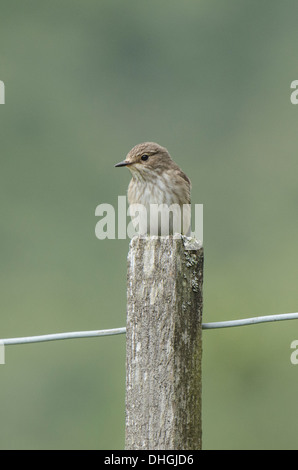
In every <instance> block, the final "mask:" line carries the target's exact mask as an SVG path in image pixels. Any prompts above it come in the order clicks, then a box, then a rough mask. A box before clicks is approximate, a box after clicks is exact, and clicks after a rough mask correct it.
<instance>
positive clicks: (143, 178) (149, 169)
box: [115, 142, 191, 236]
mask: <svg viewBox="0 0 298 470" xmlns="http://www.w3.org/2000/svg"><path fill="white" fill-rule="evenodd" d="M115 166H116V167H122V166H127V168H128V169H129V170H130V172H131V174H132V179H131V181H130V183H129V186H128V202H129V204H130V215H131V216H132V220H133V224H134V226H136V225H139V233H141V234H145V233H147V234H149V233H150V235H162V236H165V235H171V234H174V233H182V234H185V235H187V234H188V233H189V231H190V213H191V211H190V190H191V182H190V179H189V178H188V177H187V176H186V174H185V173H183V171H182V170H181V169H180V168H179V166H178V165H177V164H176V163H175V162H174V161H173V160H172V158H171V156H170V154H169V152H168V151H167V149H166V148H164V147H161V146H160V145H159V144H156V143H155V142H144V143H142V144H138V145H136V146H135V147H133V149H131V150H130V152H129V153H128V154H127V156H126V159H125V160H124V161H122V162H120V163H118V164H117V165H115ZM157 205H158V206H159V207H158V208H157ZM142 208H143V210H142ZM153 209H155V211H154V210H153ZM156 211H158V212H156ZM135 212H138V214H139V218H138V219H137V220H136V219H135V222H134V218H133V215H134V213H135ZM153 214H154V215H153ZM156 215H158V217H156Z"/></svg>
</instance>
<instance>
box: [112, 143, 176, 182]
mask: <svg viewBox="0 0 298 470" xmlns="http://www.w3.org/2000/svg"><path fill="white" fill-rule="evenodd" d="M171 165H173V160H172V159H171V157H170V154H169V152H168V151H167V149H166V148H165V147H161V145H159V144H156V143H155V142H144V143H142V144H138V145H136V146H135V147H133V148H132V149H131V150H130V152H128V154H127V156H126V159H125V160H123V161H122V162H120V163H117V165H115V167H122V166H127V168H128V169H129V170H130V171H131V173H132V175H133V176H136V177H143V178H146V175H148V176H149V175H150V174H151V175H152V176H153V175H160V174H162V173H163V171H165V170H167V169H169V168H170V167H171Z"/></svg>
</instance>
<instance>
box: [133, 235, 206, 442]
mask: <svg viewBox="0 0 298 470" xmlns="http://www.w3.org/2000/svg"><path fill="white" fill-rule="evenodd" d="M127 284H128V285H127V325H126V328H127V329H126V342H127V343H126V344H127V346H126V436H125V441H126V442H125V444H126V449H128V450H139V449H146V450H160V449H166V450H175V449H177V450H196V449H201V441H202V437H201V436H202V430H201V392H202V384H201V359H202V334H201V333H202V305H203V303H202V284H203V248H200V246H199V244H198V242H196V241H195V240H192V241H191V242H190V241H189V239H186V238H185V237H183V236H180V237H179V238H174V237H171V236H170V237H134V238H133V239H132V241H131V244H130V250H129V254H128V273H127Z"/></svg>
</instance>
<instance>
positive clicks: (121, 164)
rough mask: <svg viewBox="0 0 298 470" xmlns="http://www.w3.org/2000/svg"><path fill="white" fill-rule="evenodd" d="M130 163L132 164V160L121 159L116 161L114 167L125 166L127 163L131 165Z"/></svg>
mask: <svg viewBox="0 0 298 470" xmlns="http://www.w3.org/2000/svg"><path fill="white" fill-rule="evenodd" d="M131 164H132V162H128V161H127V160H123V162H120V163H117V165H115V167H118V166H127V165H131Z"/></svg>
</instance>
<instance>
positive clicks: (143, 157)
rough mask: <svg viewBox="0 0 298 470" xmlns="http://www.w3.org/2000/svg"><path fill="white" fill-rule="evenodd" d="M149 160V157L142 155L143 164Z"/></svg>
mask: <svg viewBox="0 0 298 470" xmlns="http://www.w3.org/2000/svg"><path fill="white" fill-rule="evenodd" d="M148 158H149V155H142V156H141V160H143V162H145V161H146V160H148Z"/></svg>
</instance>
